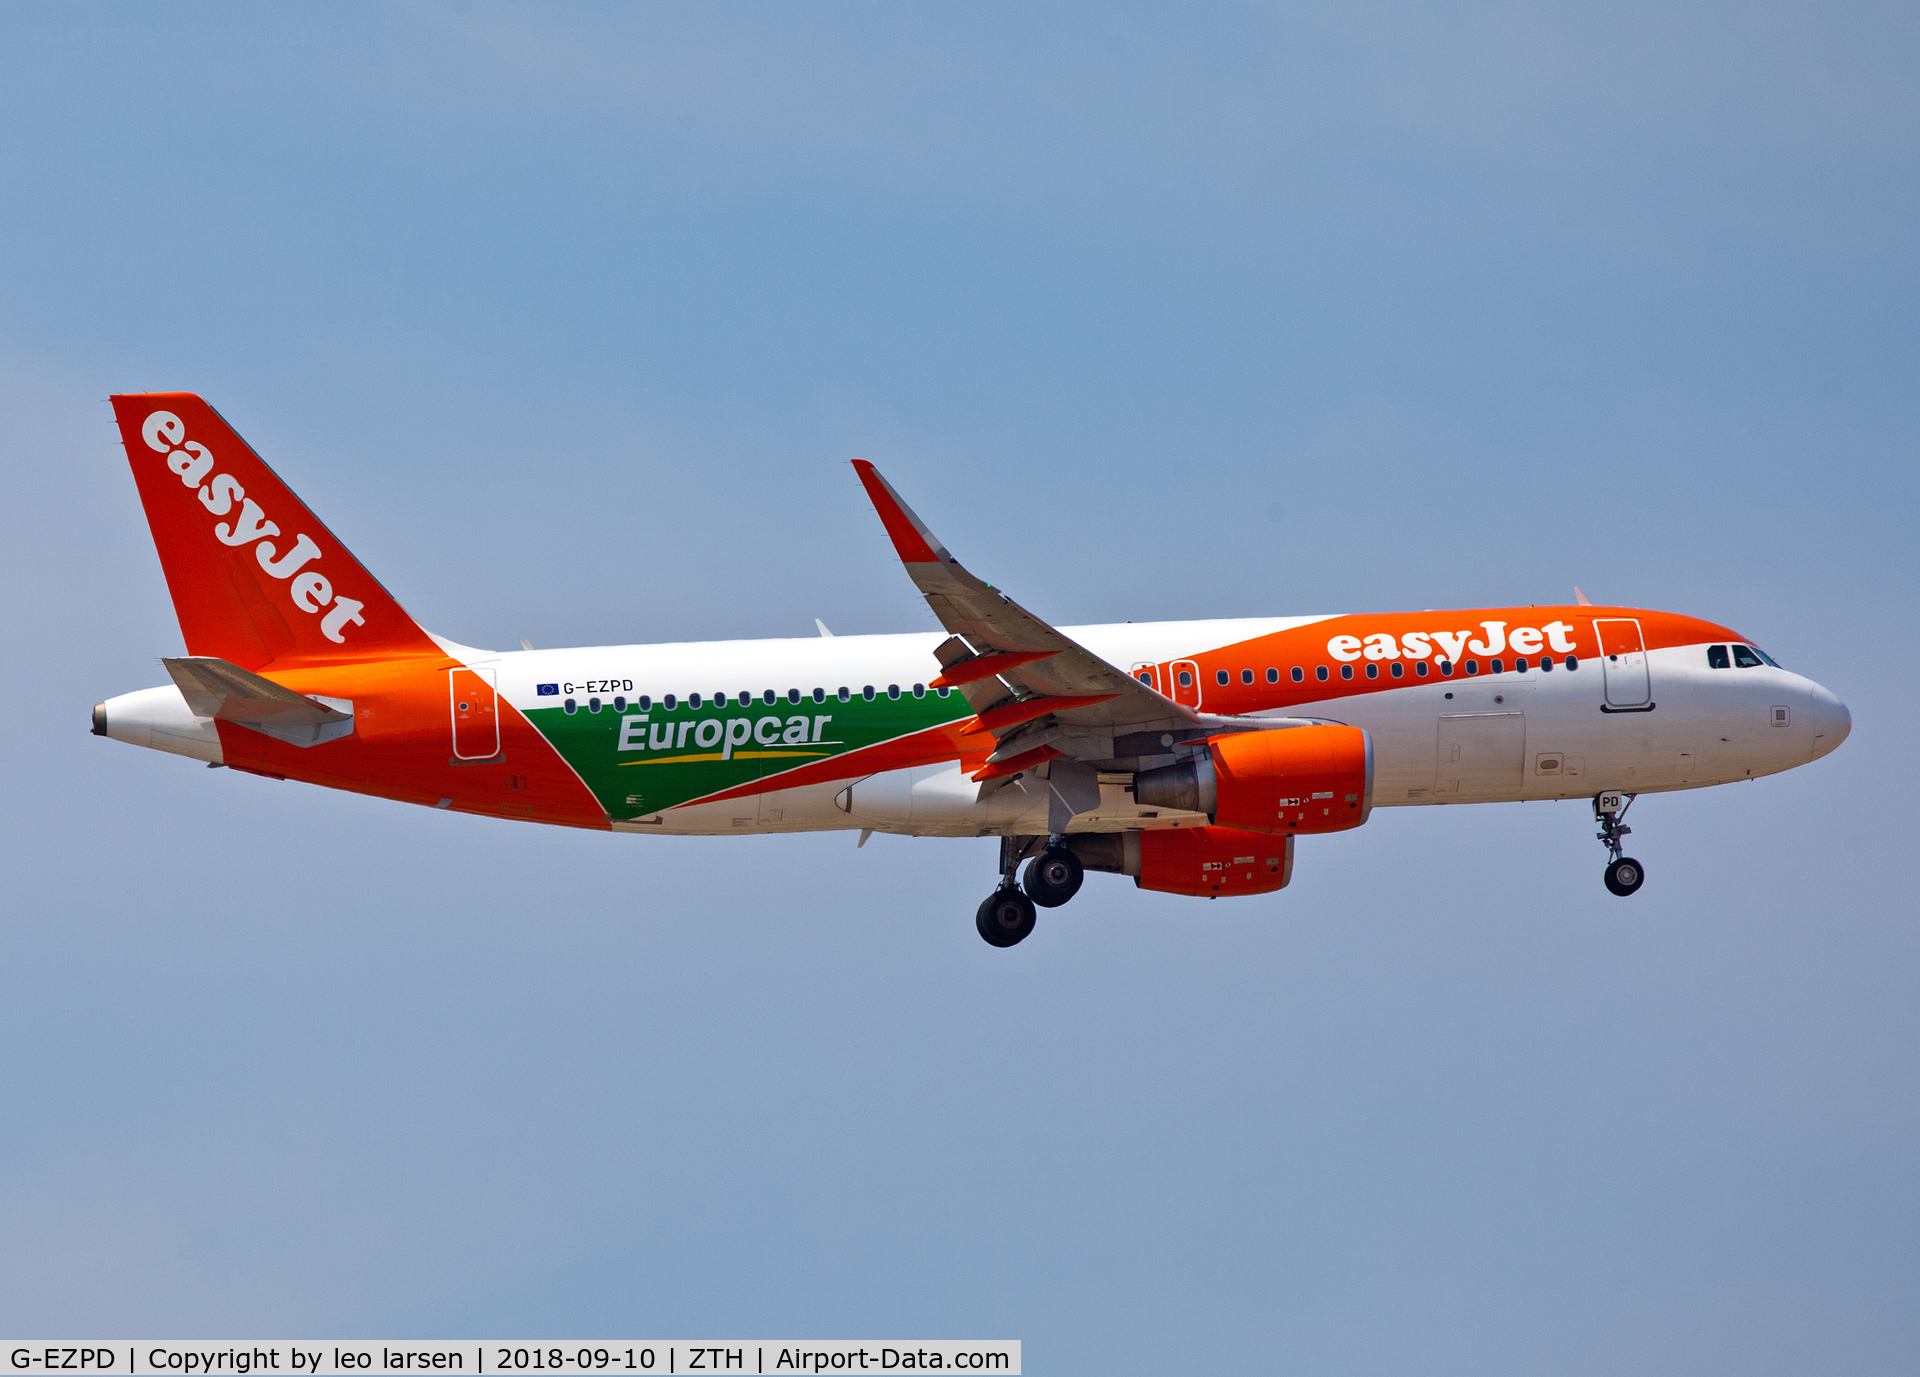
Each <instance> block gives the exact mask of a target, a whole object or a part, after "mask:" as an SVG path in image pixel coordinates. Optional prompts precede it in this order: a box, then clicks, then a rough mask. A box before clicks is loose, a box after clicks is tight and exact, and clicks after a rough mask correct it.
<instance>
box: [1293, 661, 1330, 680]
mask: <svg viewBox="0 0 1920 1377" xmlns="http://www.w3.org/2000/svg"><path fill="white" fill-rule="evenodd" d="M1306 677H1307V672H1306V671H1305V670H1304V669H1302V668H1300V666H1298V665H1295V666H1294V667H1293V682H1294V683H1296V684H1297V683H1300V682H1301V681H1302V680H1304V679H1305V678H1306ZM1321 677H1322V678H1325V677H1326V676H1325V675H1322V676H1321Z"/></svg>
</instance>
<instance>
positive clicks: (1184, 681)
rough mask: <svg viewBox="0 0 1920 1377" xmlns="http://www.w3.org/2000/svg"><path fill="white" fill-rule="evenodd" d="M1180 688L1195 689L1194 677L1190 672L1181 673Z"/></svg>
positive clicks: (1183, 671) (1182, 671)
mask: <svg viewBox="0 0 1920 1377" xmlns="http://www.w3.org/2000/svg"><path fill="white" fill-rule="evenodd" d="M1180 687H1181V688H1192V687H1193V675H1192V673H1191V672H1190V671H1188V670H1184V669H1183V670H1181V671H1180Z"/></svg>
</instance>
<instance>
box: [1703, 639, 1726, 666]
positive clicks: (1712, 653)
mask: <svg viewBox="0 0 1920 1377" xmlns="http://www.w3.org/2000/svg"><path fill="white" fill-rule="evenodd" d="M1726 667H1727V648H1726V647H1725V646H1723V645H1710V646H1708V647H1707V668H1708V669H1725V668H1726Z"/></svg>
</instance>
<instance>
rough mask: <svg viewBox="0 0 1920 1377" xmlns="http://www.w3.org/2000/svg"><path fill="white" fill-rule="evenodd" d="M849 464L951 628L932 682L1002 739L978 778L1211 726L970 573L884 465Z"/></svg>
mask: <svg viewBox="0 0 1920 1377" xmlns="http://www.w3.org/2000/svg"><path fill="white" fill-rule="evenodd" d="M853 466H854V469H855V471H856V472H858V473H859V475H860V481H861V483H862V484H864V485H865V486H866V489H867V496H868V497H870V498H871V499H872V500H873V505H874V509H875V510H876V511H878V512H879V514H880V522H881V524H882V525H884V526H885V527H886V528H887V535H888V536H889V537H890V538H891V539H892V541H893V548H894V549H895V550H896V551H897V552H898V553H899V555H900V559H901V562H902V563H904V564H905V565H906V566H907V575H908V577H909V578H911V579H912V580H913V582H914V586H915V587H917V588H918V589H919V590H920V591H921V593H922V594H924V595H925V597H926V599H927V606H929V607H931V608H932V609H933V614H934V615H935V616H936V617H938V618H939V619H940V624H941V625H942V626H944V627H945V628H946V629H947V630H948V631H950V632H952V633H953V636H952V637H951V638H950V639H949V640H948V641H946V642H945V643H944V644H943V645H941V646H940V647H939V648H938V649H937V650H936V651H935V652H934V654H935V656H936V657H938V659H939V661H940V664H941V674H940V676H939V677H938V678H936V679H935V680H934V681H933V683H934V686H935V687H936V688H941V687H949V686H951V687H954V688H957V689H959V691H960V692H961V693H962V694H963V695H964V696H965V697H966V699H967V702H968V703H969V704H970V705H971V706H972V707H973V709H974V712H975V714H976V717H975V721H974V722H973V723H970V724H969V728H970V729H971V730H973V731H975V732H979V731H989V732H991V733H992V734H993V737H994V740H995V741H996V743H998V744H997V746H996V749H995V750H994V752H993V754H992V756H991V757H990V758H989V763H988V767H987V770H986V771H983V772H978V773H976V774H975V776H974V778H976V779H990V778H993V777H995V776H998V775H1003V774H1012V773H1015V772H1017V771H1018V770H1019V769H1023V768H1029V767H1031V766H1033V765H1037V764H1039V763H1040V762H1041V761H1043V760H1046V759H1051V758H1052V757H1054V756H1059V755H1068V756H1073V757H1075V758H1076V759H1080V760H1105V759H1108V758H1111V757H1113V756H1114V755H1116V754H1130V753H1131V752H1126V751H1121V752H1116V750H1115V748H1114V738H1115V737H1116V736H1127V735H1131V734H1133V733H1139V732H1169V731H1174V732H1180V733H1183V734H1188V733H1191V732H1193V731H1194V729H1195V728H1196V727H1202V726H1213V725H1214V721H1213V720H1212V719H1209V718H1208V717H1205V716H1203V715H1202V714H1200V713H1198V712H1195V711H1194V710H1192V709H1191V708H1188V707H1185V706H1183V705H1182V704H1179V703H1176V702H1174V701H1173V700H1172V699H1170V698H1167V697H1165V696H1164V695H1162V694H1160V693H1158V692H1156V691H1155V690H1153V689H1152V688H1149V687H1148V686H1147V685H1146V684H1144V683H1142V682H1140V680H1138V679H1136V678H1134V677H1133V676H1132V675H1131V674H1129V673H1127V672H1126V671H1125V670H1123V669H1121V668H1119V667H1118V666H1117V665H1112V664H1109V663H1107V661H1105V660H1103V659H1101V658H1100V657H1099V656H1098V655H1095V654H1094V653H1093V652H1092V651H1090V650H1088V649H1087V648H1086V647H1085V646H1082V645H1080V644H1078V643H1077V642H1075V641H1074V640H1073V639H1072V638H1071V637H1068V636H1065V635H1062V634H1061V633H1060V632H1059V631H1056V630H1055V629H1054V628H1053V627H1051V626H1049V625H1047V623H1045V622H1043V621H1041V620H1040V619H1039V618H1038V617H1036V616H1034V615H1033V613H1031V612H1029V611H1027V610H1026V608H1024V607H1022V606H1020V604H1019V603H1017V602H1015V601H1014V600H1013V599H1012V598H1010V597H1008V596H1007V595H1006V594H1005V593H1002V592H1001V591H1000V590H999V589H997V588H995V587H994V586H993V585H992V584H990V583H987V582H985V581H984V580H982V579H979V578H976V577H975V576H974V575H972V574H970V573H968V572H967V571H966V569H965V568H963V567H962V566H961V564H960V562H959V561H958V560H956V559H955V558H954V557H953V556H952V555H950V554H948V553H947V550H946V547H945V546H943V545H942V544H941V543H940V542H939V540H938V539H936V538H935V536H934V534H933V532H932V531H930V530H928V529H927V525H926V523H925V522H923V521H922V520H920V518H919V517H917V516H915V515H914V513H913V511H912V509H911V508H909V507H908V506H907V504H906V503H905V502H902V501H901V500H900V494H898V493H897V492H895V491H894V490H893V487H892V485H891V484H889V483H888V482H887V480H886V479H884V478H882V477H881V476H880V472H879V470H878V469H876V468H874V466H873V465H872V464H870V463H868V462H867V461H866V460H864V459H856V460H854V461H853ZM1221 725H1225V724H1221ZM969 728H963V730H968V729H969Z"/></svg>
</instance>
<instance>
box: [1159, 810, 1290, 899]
mask: <svg viewBox="0 0 1920 1377" xmlns="http://www.w3.org/2000/svg"><path fill="white" fill-rule="evenodd" d="M1131 835H1134V836H1138V837H1139V838H1140V860H1139V866H1140V868H1139V870H1138V871H1136V872H1135V874H1134V880H1133V882H1134V883H1135V884H1136V885H1138V886H1139V887H1140V888H1142V889H1157V890H1159V891H1160V892H1161V893H1163V894H1204V895H1206V896H1207V897H1208V898H1210V899H1211V898H1220V897H1226V896H1230V895H1234V894H1271V893H1273V891H1274V890H1276V889H1285V888H1286V887H1287V881H1288V880H1291V879H1292V878H1293V838H1292V837H1291V836H1285V837H1275V836H1263V835H1261V834H1260V833H1258V832H1239V831H1235V830H1234V829H1233V828H1231V827H1183V828H1180V829H1179V830H1177V831H1166V832H1138V833H1133V834H1131Z"/></svg>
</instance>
